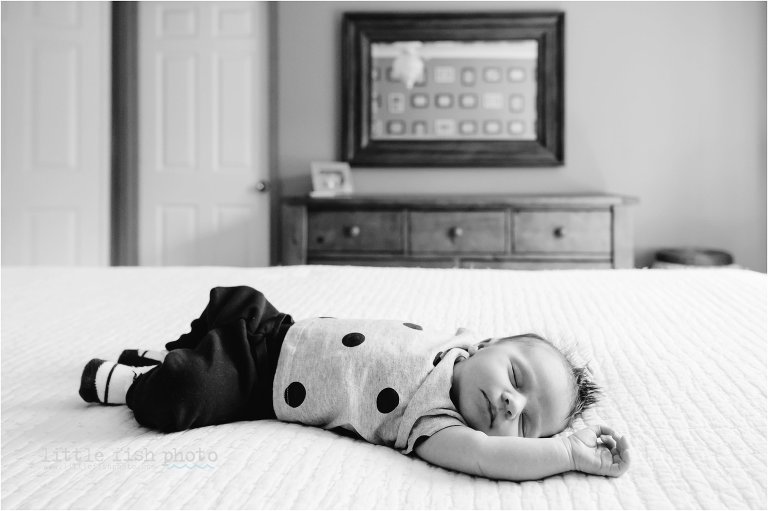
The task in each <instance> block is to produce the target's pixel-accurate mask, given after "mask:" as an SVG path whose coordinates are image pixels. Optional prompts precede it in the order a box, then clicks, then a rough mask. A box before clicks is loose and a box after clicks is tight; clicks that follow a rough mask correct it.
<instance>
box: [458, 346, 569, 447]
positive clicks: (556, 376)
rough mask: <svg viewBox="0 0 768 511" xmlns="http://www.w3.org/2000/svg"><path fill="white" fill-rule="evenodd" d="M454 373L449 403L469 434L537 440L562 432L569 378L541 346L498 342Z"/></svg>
mask: <svg viewBox="0 0 768 511" xmlns="http://www.w3.org/2000/svg"><path fill="white" fill-rule="evenodd" d="M481 347H482V349H479V350H477V351H476V352H475V351H470V357H469V358H468V359H465V360H461V361H460V362H458V363H456V365H455V366H454V369H453V379H452V387H451V399H452V400H453V402H454V404H456V406H457V408H458V409H459V413H461V415H462V417H464V420H465V421H467V424H468V425H469V427H471V428H472V429H476V430H478V431H482V432H483V433H485V434H487V435H490V436H519V437H528V438H538V437H547V436H552V435H554V434H556V433H559V432H560V431H562V430H563V429H564V428H565V427H566V421H567V418H568V413H569V412H570V410H571V406H572V405H573V400H574V396H575V389H574V383H573V376H572V375H571V372H570V370H569V369H568V367H567V366H566V363H565V361H564V360H563V357H562V355H561V354H560V353H558V352H557V351H556V350H555V348H553V347H552V346H550V345H548V344H546V343H545V342H543V341H539V340H535V339H530V338H529V339H525V340H520V339H516V340H497V339H494V340H492V341H491V342H490V343H488V344H487V345H481Z"/></svg>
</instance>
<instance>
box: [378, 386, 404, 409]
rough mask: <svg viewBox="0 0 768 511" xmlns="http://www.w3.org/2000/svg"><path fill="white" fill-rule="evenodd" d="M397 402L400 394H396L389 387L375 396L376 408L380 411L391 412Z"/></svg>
mask: <svg viewBox="0 0 768 511" xmlns="http://www.w3.org/2000/svg"><path fill="white" fill-rule="evenodd" d="M399 403H400V396H398V395H397V392H396V391H395V389H391V388H389V387H387V388H386V389H384V390H382V391H381V392H379V395H378V397H376V408H378V409H379V411H380V412H381V413H389V412H391V411H392V410H394V409H395V408H397V405H398V404H399Z"/></svg>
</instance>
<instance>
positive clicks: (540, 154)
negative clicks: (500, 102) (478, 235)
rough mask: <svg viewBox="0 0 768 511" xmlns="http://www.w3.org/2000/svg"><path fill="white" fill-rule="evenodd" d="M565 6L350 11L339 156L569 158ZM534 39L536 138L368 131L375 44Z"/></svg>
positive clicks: (460, 163)
mask: <svg viewBox="0 0 768 511" xmlns="http://www.w3.org/2000/svg"><path fill="white" fill-rule="evenodd" d="M564 21H565V15H564V13H562V12H538V11H537V12H506V11H501V12H483V13H475V12H466V13H459V12H451V13H445V12H443V13H423V12H421V13H390V12H387V13H384V12H365V13H362V12H361V13H345V14H344V18H343V22H342V109H343V114H342V148H341V151H342V158H341V159H342V160H344V161H348V162H349V163H350V164H351V165H355V166H370V167H397V166H413V167H544V166H558V165H562V164H563V163H564V141H563V113H564V94H563V92H564V86H563V85H564V84H563V81H564V76H563V74H564V69H563V67H564V66H563V61H564V50H563V39H564ZM531 39H533V40H536V42H537V43H538V56H537V66H536V80H537V82H536V92H537V94H536V130H535V133H536V136H535V139H534V140H511V141H506V140H504V141H502V140H379V139H375V138H373V137H372V136H371V47H372V44H374V43H378V42H382V43H391V42H396V41H425V42H427V41H513V40H531Z"/></svg>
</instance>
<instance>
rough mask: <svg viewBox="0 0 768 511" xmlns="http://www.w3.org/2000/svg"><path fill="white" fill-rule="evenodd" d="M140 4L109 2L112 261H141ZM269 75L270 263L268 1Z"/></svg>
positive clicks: (273, 115) (273, 74) (271, 24)
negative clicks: (110, 37) (110, 19)
mask: <svg viewBox="0 0 768 511" xmlns="http://www.w3.org/2000/svg"><path fill="white" fill-rule="evenodd" d="M139 4H140V2H120V1H113V2H111V7H112V129H111V149H112V151H111V154H112V157H111V161H112V162H111V172H110V178H111V179H110V183H111V184H110V203H111V205H110V264H111V265H112V266H137V265H138V264H139V79H138V76H139ZM267 27H268V30H269V33H268V34H267V41H268V44H269V48H268V62H267V67H268V69H269V80H268V85H267V93H268V95H269V98H270V101H269V102H268V103H269V125H270V129H269V130H268V132H267V133H265V135H266V136H268V137H269V140H268V142H267V148H268V149H267V150H268V151H269V155H268V161H269V169H268V172H267V176H268V179H269V183H270V190H269V191H268V192H267V193H268V200H269V217H270V220H269V227H268V228H269V264H270V265H274V264H276V263H277V261H278V257H279V250H278V243H279V236H278V226H279V225H280V224H279V221H280V218H279V214H280V207H279V203H280V200H279V198H280V196H281V192H282V190H281V188H282V187H281V186H280V180H279V174H278V171H277V135H276V134H277V133H278V129H277V128H278V126H277V122H278V116H277V105H278V101H277V94H278V87H277V76H278V73H277V44H276V43H277V33H276V27H277V5H276V2H268V6H267Z"/></svg>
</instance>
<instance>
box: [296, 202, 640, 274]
mask: <svg viewBox="0 0 768 511" xmlns="http://www.w3.org/2000/svg"><path fill="white" fill-rule="evenodd" d="M636 202H637V201H636V199H634V198H632V197H622V196H616V195H505V196H486V195H476V196H473V195H465V196H454V195H450V196H446V195H439V196H434V195H427V196H409V195H402V196H373V195H371V196H360V195H352V196H348V197H341V198H308V197H289V198H285V199H283V203H282V232H281V249H282V256H281V261H282V264H351V265H367V266H430V267H461V268H519V269H552V268H632V267H633V262H634V256H633V241H632V218H631V206H632V205H633V204H634V203H636Z"/></svg>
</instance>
